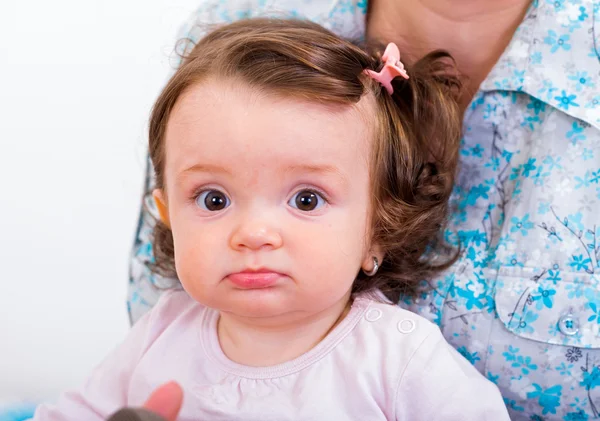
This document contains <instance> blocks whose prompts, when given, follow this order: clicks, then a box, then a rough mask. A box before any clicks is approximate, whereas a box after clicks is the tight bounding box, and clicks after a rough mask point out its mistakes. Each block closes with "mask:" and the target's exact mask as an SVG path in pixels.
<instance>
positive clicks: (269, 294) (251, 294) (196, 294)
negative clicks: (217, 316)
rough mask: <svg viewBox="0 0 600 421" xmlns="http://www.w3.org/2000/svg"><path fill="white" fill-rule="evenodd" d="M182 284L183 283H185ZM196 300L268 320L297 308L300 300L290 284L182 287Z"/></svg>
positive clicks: (251, 317) (230, 312)
mask: <svg viewBox="0 0 600 421" xmlns="http://www.w3.org/2000/svg"><path fill="white" fill-rule="evenodd" d="M184 288H185V287H184ZM185 289H186V291H187V293H188V294H189V295H190V296H191V297H192V298H193V299H194V300H196V301H197V302H198V303H200V304H201V305H203V306H206V307H210V308H212V309H215V310H218V311H220V312H223V313H227V314H230V315H232V316H236V317H240V318H247V319H256V321H257V322H261V323H267V322H268V320H267V319H278V318H281V317H288V315H289V314H290V312H295V311H296V309H300V308H301V306H300V308H298V307H299V304H301V302H299V301H301V300H299V297H297V295H294V294H292V293H291V291H290V290H289V288H281V287H278V286H275V287H268V288H256V289H235V288H226V290H224V289H225V288H216V289H215V290H214V291H211V292H208V291H206V290H202V291H198V290H194V289H193V288H185Z"/></svg>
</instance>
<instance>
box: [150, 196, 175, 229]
mask: <svg viewBox="0 0 600 421" xmlns="http://www.w3.org/2000/svg"><path fill="white" fill-rule="evenodd" d="M152 197H153V198H154V203H156V208H157V209H158V214H159V215H160V220H161V221H162V223H163V224H165V225H166V226H167V227H169V228H171V222H170V219H169V207H168V205H167V197H166V195H165V193H164V191H163V190H162V189H154V190H153V191H152Z"/></svg>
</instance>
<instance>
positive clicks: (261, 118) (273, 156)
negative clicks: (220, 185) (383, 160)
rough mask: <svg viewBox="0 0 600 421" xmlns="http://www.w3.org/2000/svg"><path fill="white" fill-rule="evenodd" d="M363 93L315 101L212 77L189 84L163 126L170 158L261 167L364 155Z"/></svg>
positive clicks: (367, 131)
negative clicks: (350, 100) (355, 98)
mask: <svg viewBox="0 0 600 421" xmlns="http://www.w3.org/2000/svg"><path fill="white" fill-rule="evenodd" d="M366 101H368V99H366V100H365V102H364V103H363V102H362V100H361V101H360V103H358V104H353V105H337V104H330V103H317V102H315V101H307V100H303V99H302V98H294V97H290V96H284V95H282V94H277V93H271V92H265V91H264V90H259V89H255V88H252V87H250V86H247V85H244V84H243V83H240V82H237V81H231V82H230V83H224V81H219V80H218V79H210V80H208V81H206V82H205V83H201V84H197V85H195V86H192V87H191V88H189V89H188V90H187V91H186V92H185V93H184V94H183V95H182V96H181V97H180V99H179V100H178V101H177V103H176V106H175V107H174V109H173V110H172V113H171V116H170V118H169V122H168V125H167V130H166V136H165V141H166V143H167V144H166V151H167V159H166V161H167V165H174V166H176V167H178V168H179V169H181V168H182V167H185V166H186V165H187V166H189V165H190V162H212V163H214V162H219V161H231V162H235V161H238V162H246V161H251V160H255V161H257V162H260V158H261V157H262V164H261V165H263V166H267V165H269V166H271V167H275V166H281V165H280V164H281V163H286V165H287V166H298V165H299V164H301V163H303V162H304V163H307V162H308V163H311V165H317V164H318V162H319V161H323V162H325V161H330V162H338V161H339V163H340V165H345V164H350V162H351V161H352V160H353V159H354V160H356V159H361V158H364V157H366V156H367V155H368V151H369V146H370V138H371V137H372V129H371V127H370V126H371V121H372V119H370V118H369V114H370V113H367V111H365V108H366V107H367V105H368V104H367V102H366Z"/></svg>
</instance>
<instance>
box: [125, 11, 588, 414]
mask: <svg viewBox="0 0 600 421" xmlns="http://www.w3.org/2000/svg"><path fill="white" fill-rule="evenodd" d="M366 9H367V1H366V0H327V1H326V0H224V1H218V0H208V1H203V2H202V6H201V7H200V8H199V9H198V10H197V11H196V13H194V14H193V16H192V18H191V19H190V21H189V22H188V23H187V24H186V25H184V27H183V28H182V32H181V38H183V37H188V38H190V39H191V40H192V41H197V40H198V39H199V38H200V37H201V36H202V34H203V31H204V30H205V29H206V24H209V23H217V22H229V21H232V20H236V19H240V18H245V17H252V16H259V15H261V16H262V15H265V14H269V15H276V16H277V15H285V16H289V15H290V14H291V15H292V16H297V17H305V18H308V19H311V20H314V21H316V22H319V23H321V24H322V25H324V26H325V27H327V28H329V29H331V30H333V31H334V32H336V33H338V34H339V35H342V36H344V37H347V38H351V39H361V38H364V33H365V15H366ZM460 155H461V162H460V171H459V175H458V181H457V185H456V188H455V192H454V195H453V199H452V202H453V209H454V211H453V213H452V216H451V223H450V225H449V227H448V230H447V234H446V237H447V240H448V241H449V242H450V243H453V244H455V245H458V244H459V243H460V244H461V248H462V250H463V253H462V255H461V257H460V259H459V260H458V262H457V263H456V264H455V265H454V266H453V267H452V268H451V269H450V270H448V271H447V272H446V273H445V274H443V275H442V276H440V277H439V278H437V279H434V280H432V281H431V283H432V285H433V286H434V289H433V290H432V292H431V293H428V294H424V295H423V296H421V297H419V298H418V299H413V300H406V301H405V302H401V303H400V305H402V306H404V307H407V308H410V309H411V310H413V311H415V312H417V313H419V314H421V315H423V316H425V317H427V318H429V319H431V320H433V321H435V322H437V323H438V324H439V325H440V327H441V329H442V331H443V333H444V335H445V337H446V339H447V340H448V341H449V342H450V343H451V344H453V345H454V346H455V347H456V348H457V349H458V351H459V352H460V353H461V354H463V355H464V356H465V357H466V358H467V359H468V360H469V361H471V363H473V364H474V365H475V367H477V368H478V369H479V370H480V371H481V372H482V373H483V374H484V375H485V376H487V377H488V378H489V379H490V380H492V381H493V382H495V383H496V384H497V385H498V387H499V388H500V390H501V391H502V394H503V396H504V399H505V402H506V405H507V406H508V408H509V412H510V413H511V417H512V419H513V420H565V421H567V420H569V421H574V420H589V419H596V418H599V417H600V287H599V281H600V0H537V1H534V2H533V3H532V5H531V7H530V8H529V10H528V12H527V14H526V16H525V18H524V20H523V22H522V23H521V25H520V26H519V28H518V30H517V31H516V33H515V35H514V37H513V39H512V41H511V43H510V44H509V46H508V47H507V49H506V51H505V52H504V53H503V55H502V57H501V58H500V60H499V61H498V63H497V64H496V65H495V67H494V68H493V70H492V72H491V73H490V74H489V75H488V77H487V79H486V80H485V81H484V82H483V84H482V85H481V87H480V90H479V92H478V93H477V94H476V95H475V97H474V99H473V101H472V103H471V104H470V106H469V108H468V110H467V112H466V115H465V119H464V137H463V139H462V147H461V152H460ZM147 183H148V185H147V187H151V184H152V180H151V173H150V169H149V170H148V176H147ZM146 205H147V206H146V208H145V210H143V211H142V213H141V217H140V224H139V229H138V231H137V236H136V241H135V245H134V250H133V255H132V261H131V277H130V288H129V291H130V293H129V302H128V306H129V312H130V315H131V319H132V321H135V320H137V319H138V318H139V317H140V316H141V315H142V314H143V313H144V312H146V311H147V310H148V309H149V308H151V307H152V305H153V304H154V303H155V302H156V300H157V298H158V296H159V294H160V292H161V288H163V287H165V286H168V284H169V280H165V279H161V278H160V277H159V276H157V275H154V274H152V273H150V271H149V269H148V268H147V266H146V263H147V262H149V261H151V260H152V258H153V257H152V248H151V244H150V240H149V238H150V233H151V231H152V224H153V222H152V221H153V220H152V214H153V213H154V209H153V204H152V203H151V202H148V203H146Z"/></svg>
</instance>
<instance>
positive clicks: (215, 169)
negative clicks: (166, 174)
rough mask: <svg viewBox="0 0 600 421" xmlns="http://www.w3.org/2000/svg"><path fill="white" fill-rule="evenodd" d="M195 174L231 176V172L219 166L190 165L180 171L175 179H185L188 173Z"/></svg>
mask: <svg viewBox="0 0 600 421" xmlns="http://www.w3.org/2000/svg"><path fill="white" fill-rule="evenodd" d="M196 172H203V173H211V174H214V173H217V174H226V175H231V171H229V170H228V169H227V168H225V167H222V166H220V165H213V164H195V165H192V166H191V167H189V168H186V169H185V170H183V171H181V172H180V173H179V174H178V175H177V178H178V179H181V178H183V177H185V176H186V175H188V174H189V173H196Z"/></svg>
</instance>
